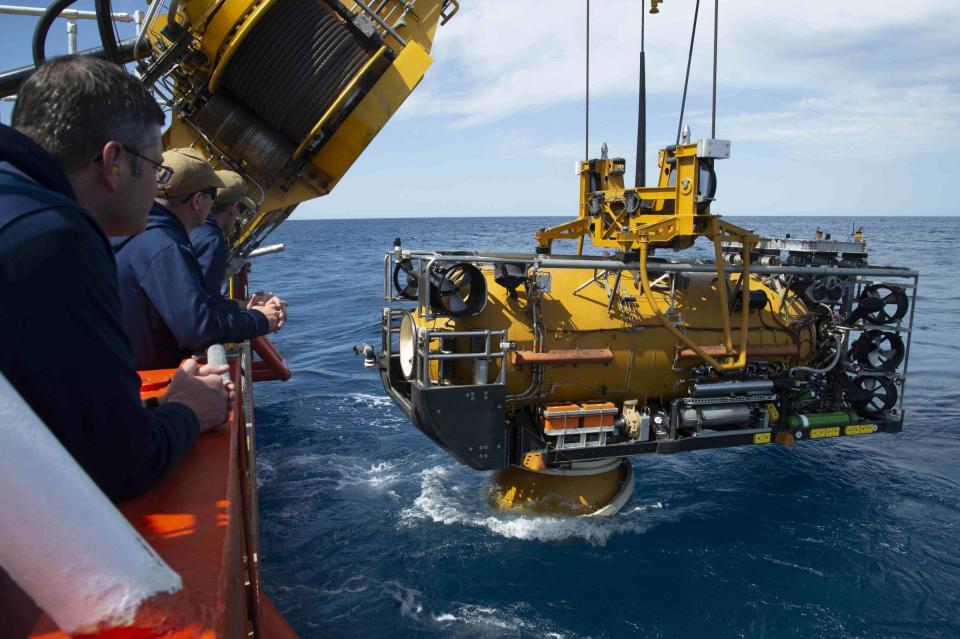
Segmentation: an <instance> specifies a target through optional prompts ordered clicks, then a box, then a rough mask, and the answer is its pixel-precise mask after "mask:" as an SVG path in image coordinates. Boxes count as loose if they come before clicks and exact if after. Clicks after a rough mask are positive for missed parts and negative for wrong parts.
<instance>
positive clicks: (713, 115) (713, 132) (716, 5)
mask: <svg viewBox="0 0 960 639" xmlns="http://www.w3.org/2000/svg"><path fill="white" fill-rule="evenodd" d="M719 20H720V0H713V108H712V110H711V111H710V138H711V139H716V137H717V23H718V22H719Z"/></svg>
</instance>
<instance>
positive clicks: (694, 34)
mask: <svg viewBox="0 0 960 639" xmlns="http://www.w3.org/2000/svg"><path fill="white" fill-rule="evenodd" d="M699 14H700V0H697V4H696V6H695V7H694V9H693V30H692V31H691V33H690V52H689V53H688V54H687V75H686V76H685V77H684V80H683V100H681V101H680V122H678V123H677V142H676V143H677V146H679V145H680V130H681V129H682V128H683V111H684V109H685V108H686V106H687V86H688V85H689V84H690V63H691V62H692V61H693V42H694V40H696V38H697V16H698V15H699Z"/></svg>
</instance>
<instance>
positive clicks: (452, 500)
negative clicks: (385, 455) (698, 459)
mask: <svg viewBox="0 0 960 639" xmlns="http://www.w3.org/2000/svg"><path fill="white" fill-rule="evenodd" d="M452 484H453V478H452V474H451V472H450V470H449V469H448V468H446V467H444V466H434V467H432V468H427V469H426V470H424V471H422V472H421V473H420V494H419V495H418V496H417V498H416V499H414V501H413V505H411V506H410V507H409V508H405V509H404V510H402V511H401V512H400V521H401V524H402V525H407V526H412V525H416V524H417V523H418V522H420V521H423V520H429V521H433V522H435V523H440V524H444V525H446V526H452V525H460V526H470V527H476V528H484V529H486V530H488V531H489V532H491V533H493V534H495V535H499V536H501V537H505V538H507V539H520V540H524V541H539V542H555V541H564V540H569V539H582V540H583V541H586V542H588V543H590V544H592V545H595V546H603V545H606V543H607V542H608V541H609V540H610V538H611V537H613V536H614V535H618V534H628V533H632V534H642V533H643V532H645V531H646V530H647V528H648V527H649V522H646V521H644V518H643V517H642V515H644V514H645V513H647V512H648V511H650V510H654V509H662V508H663V504H661V503H660V502H656V503H653V504H649V505H645V506H635V507H633V508H631V509H629V510H627V511H625V512H622V513H620V514H618V515H616V516H614V517H609V518H600V517H550V516H538V515H509V514H499V513H498V514H496V515H494V514H490V511H489V510H481V508H482V504H480V503H479V502H480V500H479V498H475V497H472V496H471V494H473V495H475V494H476V493H475V492H472V491H462V488H461V487H459V486H456V485H452ZM464 492H465V493H466V495H463V493H464ZM462 495H463V496H462ZM472 500H476V501H475V502H472Z"/></svg>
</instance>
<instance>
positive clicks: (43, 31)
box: [33, 0, 77, 67]
mask: <svg viewBox="0 0 960 639" xmlns="http://www.w3.org/2000/svg"><path fill="white" fill-rule="evenodd" d="M76 1H77V0H57V1H56V2H54V3H53V4H51V5H50V6H49V7H47V10H46V11H44V12H43V15H42V16H40V20H39V21H38V22H37V26H36V28H35V29H34V30H33V64H34V66H38V67H39V66H40V65H41V64H43V63H44V62H46V61H47V54H46V48H47V34H48V33H49V32H50V27H51V26H53V21H54V20H56V19H57V18H59V17H60V14H61V13H63V10H64V9H66V8H67V7H69V6H70V5H72V4H73V3H74V2H76Z"/></svg>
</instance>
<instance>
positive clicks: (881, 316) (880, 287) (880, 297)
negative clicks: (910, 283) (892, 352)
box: [851, 284, 910, 324]
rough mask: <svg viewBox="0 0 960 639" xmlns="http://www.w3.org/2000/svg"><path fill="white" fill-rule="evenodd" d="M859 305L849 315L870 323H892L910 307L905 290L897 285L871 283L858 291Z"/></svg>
mask: <svg viewBox="0 0 960 639" xmlns="http://www.w3.org/2000/svg"><path fill="white" fill-rule="evenodd" d="M860 306H861V307H863V308H864V312H863V313H860V308H859V307H858V308H857V310H856V311H854V312H853V315H852V316H851V317H854V316H857V317H856V319H860V318H861V317H862V318H863V319H866V321H867V322H869V323H870V324H892V323H893V322H896V321H897V320H899V319H901V318H903V316H904V315H906V314H907V311H908V310H909V308H910V300H909V299H908V298H907V292H906V291H905V290H903V288H901V287H899V286H891V285H890V284H873V285H871V286H868V287H866V288H865V289H863V292H862V293H860Z"/></svg>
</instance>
